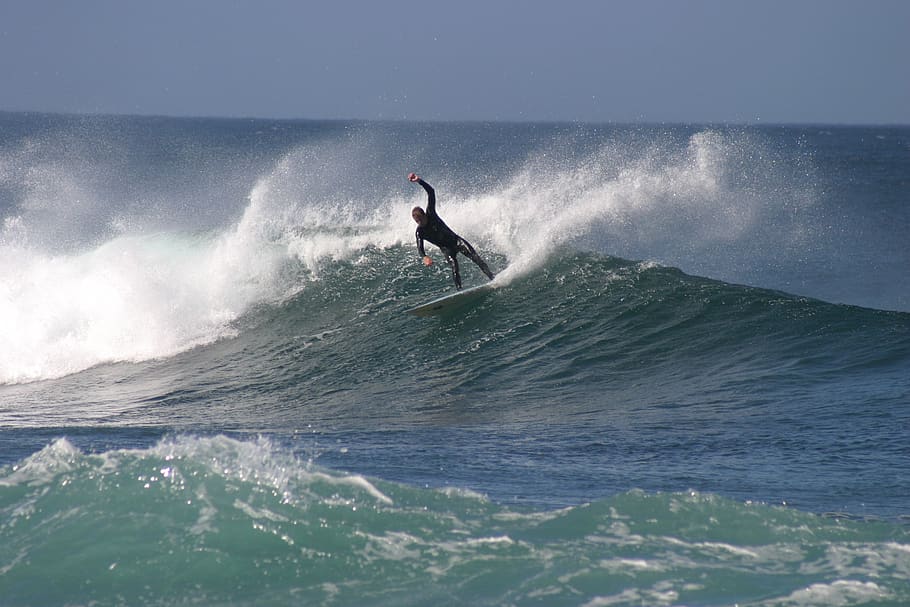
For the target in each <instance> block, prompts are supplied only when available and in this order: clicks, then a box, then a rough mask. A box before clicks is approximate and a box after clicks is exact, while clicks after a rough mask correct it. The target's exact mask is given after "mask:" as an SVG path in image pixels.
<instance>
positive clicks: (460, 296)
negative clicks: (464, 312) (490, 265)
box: [408, 283, 493, 316]
mask: <svg viewBox="0 0 910 607" xmlns="http://www.w3.org/2000/svg"><path fill="white" fill-rule="evenodd" d="M491 289H493V285H491V284H490V283H487V284H483V285H478V286H476V287H471V288H470V289H464V290H462V291H455V292H454V293H449V294H448V295H443V296H442V297H440V298H438V299H434V300H433V301H430V302H427V303H425V304H423V305H419V306H417V307H416V308H411V309H410V310H408V314H413V315H415V316H438V315H439V314H445V313H446V312H450V311H452V310H455V309H457V308H460V307H461V306H463V305H465V304H468V303H470V302H472V301H474V300H475V299H477V298H478V297H479V296H481V295H483V294H484V293H486V292H487V291H490V290H491Z"/></svg>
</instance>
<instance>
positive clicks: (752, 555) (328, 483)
mask: <svg viewBox="0 0 910 607" xmlns="http://www.w3.org/2000/svg"><path fill="white" fill-rule="evenodd" d="M0 509H2V511H3V512H4V522H3V524H2V525H0V537H2V540H3V541H2V542H0V546H2V547H0V559H2V562H3V563H4V567H3V570H2V574H0V590H2V591H3V597H4V603H5V604H7V605H37V604H42V605H52V604H90V603H93V602H96V601H97V602H102V603H111V604H124V605H130V604H140V603H141V604H161V605H171V604H184V603H203V604H206V605H228V604H229V605H285V604H287V603H288V602H289V601H291V602H295V603H302V604H316V603H318V604H331V605H362V604H365V603H366V604H396V605H430V604H433V605H463V604H472V605H502V604H537V603H540V602H543V603H546V604H547V605H577V604H588V605H641V604H643V603H644V604H652V605H675V604H683V605H690V604H702V605H711V604H731V603H733V602H736V603H738V604H743V605H822V604H826V605H831V604H850V605H857V604H875V605H885V604H893V605H899V604H903V603H906V601H908V600H910V583H908V581H907V580H908V579H910V567H908V563H910V560H908V558H907V554H908V551H910V532H908V531H907V530H906V529H905V528H899V527H894V526H892V525H889V524H886V523H869V522H866V523H858V522H851V521H848V520H835V519H828V518H822V517H818V516H815V515H810V514H805V513H800V512H798V511H795V510H791V509H784V508H779V507H778V508H772V507H769V506H765V505H758V504H743V503H736V502H732V501H729V500H725V499H722V498H718V497H714V496H710V495H700V494H698V493H692V492H689V493H666V494H650V495H649V494H645V493H643V492H639V491H631V492H626V493H622V494H619V495H616V496H613V497H610V498H607V499H601V500H596V501H594V502H591V503H588V504H585V505H581V506H576V507H571V508H565V509H561V510H555V511H547V512H535V511H516V510H513V509H509V508H506V507H503V506H499V505H496V504H494V503H491V502H489V501H488V500H486V499H484V498H482V497H481V496H479V495H476V494H472V493H470V492H465V491H460V490H454V489H439V490H428V489H418V488H412V487H408V486H404V485H399V484H394V483H389V482H376V481H368V480H367V479H365V478H363V477H361V476H358V475H353V474H340V473H337V472H330V471H327V470H324V469H321V468H319V467H316V466H313V465H311V464H308V463H306V462H302V461H300V460H298V459H295V458H293V457H290V456H289V455H288V454H287V453H286V452H284V451H282V450H280V449H277V448H276V447H275V446H274V445H272V444H271V443H269V442H268V441H267V440H264V439H260V440H258V441H252V442H240V441H235V440H232V439H228V438H224V437H217V438H211V439H188V438H181V439H176V440H166V441H162V442H160V443H158V444H156V445H154V446H153V447H151V448H148V449H142V450H118V451H108V452H104V453H99V454H95V455H88V454H84V453H81V452H80V451H79V450H77V449H75V448H74V447H73V446H72V445H71V444H70V443H68V442H67V441H66V440H62V439H61V440H59V441H57V442H55V443H53V444H51V445H49V446H48V447H47V448H45V449H43V450H42V451H40V452H38V453H36V454H34V455H32V456H31V457H29V458H28V459H27V460H26V461H24V462H22V463H21V464H20V465H18V466H15V467H13V468H6V469H3V470H2V471H0ZM47 580H54V583H53V584H47Z"/></svg>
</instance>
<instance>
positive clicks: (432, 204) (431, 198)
mask: <svg viewBox="0 0 910 607" xmlns="http://www.w3.org/2000/svg"><path fill="white" fill-rule="evenodd" d="M408 181H413V182H414V183H419V184H420V185H421V187H423V189H424V190H426V192H427V213H429V214H431V215H433V214H435V213H436V190H434V189H433V186H431V185H430V184H429V183H427V182H426V181H424V180H423V179H421V178H420V176H418V175H417V174H416V173H411V174H410V175H408Z"/></svg>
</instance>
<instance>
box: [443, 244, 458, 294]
mask: <svg viewBox="0 0 910 607" xmlns="http://www.w3.org/2000/svg"><path fill="white" fill-rule="evenodd" d="M445 255H446V261H447V262H449V267H450V268H452V280H454V281H455V288H456V289H458V290H459V291H461V273H460V272H459V271H458V259H457V255H458V252H457V251H451V252H450V251H448V250H447V251H445Z"/></svg>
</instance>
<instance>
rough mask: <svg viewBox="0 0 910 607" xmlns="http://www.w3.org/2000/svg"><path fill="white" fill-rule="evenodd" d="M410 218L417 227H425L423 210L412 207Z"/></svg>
mask: <svg viewBox="0 0 910 607" xmlns="http://www.w3.org/2000/svg"><path fill="white" fill-rule="evenodd" d="M411 217H413V218H414V221H416V222H417V225H419V226H420V227H423V226H425V225H427V214H426V213H424V212H423V209H421V208H420V207H414V208H413V209H411Z"/></svg>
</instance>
